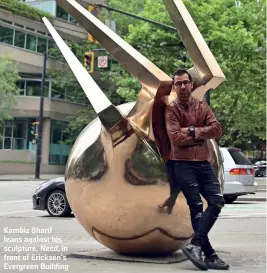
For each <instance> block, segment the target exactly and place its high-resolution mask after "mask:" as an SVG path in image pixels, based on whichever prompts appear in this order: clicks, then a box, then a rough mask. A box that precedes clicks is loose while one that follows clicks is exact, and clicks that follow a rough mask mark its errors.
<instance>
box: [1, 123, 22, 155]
mask: <svg viewBox="0 0 267 273" xmlns="http://www.w3.org/2000/svg"><path fill="white" fill-rule="evenodd" d="M26 140H27V118H14V120H6V121H5V124H4V129H3V138H2V141H1V143H0V145H1V147H0V149H8V150H25V149H27V147H26V142H27V141H26Z"/></svg>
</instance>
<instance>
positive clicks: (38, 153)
mask: <svg viewBox="0 0 267 273" xmlns="http://www.w3.org/2000/svg"><path fill="white" fill-rule="evenodd" d="M46 60H47V55H46V52H45V53H44V60H43V72H42V84H41V96H40V113H39V126H38V135H37V139H36V160H35V178H40V166H41V158H42V134H43V115H44V88H45V74H46Z"/></svg>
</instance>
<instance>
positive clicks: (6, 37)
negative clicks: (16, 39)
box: [0, 26, 14, 45]
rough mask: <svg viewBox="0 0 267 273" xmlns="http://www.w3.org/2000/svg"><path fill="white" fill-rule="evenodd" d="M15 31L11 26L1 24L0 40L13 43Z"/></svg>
mask: <svg viewBox="0 0 267 273" xmlns="http://www.w3.org/2000/svg"><path fill="white" fill-rule="evenodd" d="M13 32H14V30H13V29H11V28H7V27H3V26H0V42H2V43H6V44H10V45H13Z"/></svg>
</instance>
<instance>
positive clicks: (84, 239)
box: [0, 178, 266, 273]
mask: <svg viewBox="0 0 267 273" xmlns="http://www.w3.org/2000/svg"><path fill="white" fill-rule="evenodd" d="M256 181H257V182H258V184H259V185H261V188H262V189H263V188H264V185H265V184H266V179H265V178H256ZM40 183H41V182H40V181H0V191H1V197H0V204H1V206H0V218H1V238H2V239H1V261H2V266H1V271H0V272H19V271H20V272H37V269H36V268H37V267H34V266H36V265H37V264H39V269H42V270H44V271H45V272H55V270H56V271H58V272H73V273H74V272H75V273H76V272H81V273H82V272H116V273H117V272H137V271H138V272H155V270H157V271H160V272H188V271H196V270H197V269H196V268H195V267H194V266H193V265H192V264H191V263H190V262H189V261H188V260H186V259H185V257H184V256H183V254H182V253H181V251H178V252H177V256H174V257H167V258H151V259H149V258H143V259H142V258H138V257H124V256H120V255H118V254H115V253H112V252H111V251H108V250H107V249H106V248H105V247H104V246H102V245H100V244H99V243H98V242H97V241H95V240H94V239H93V238H91V237H90V235H88V234H87V233H86V232H85V230H84V229H83V228H82V226H81V225H80V224H79V223H78V222H77V220H76V219H75V217H69V218H52V217H50V216H48V213H47V212H46V211H34V210H32V201H31V196H32V194H33V191H34V189H35V188H36V187H37V186H38V185H39V184H40ZM264 193H265V192H259V193H256V195H254V196H255V197H257V195H258V194H261V196H263V195H264ZM242 200H243V199H242ZM18 229H20V230H18ZM33 229H34V230H33ZM34 233H35V234H34ZM14 238H17V239H16V240H19V238H22V239H20V240H22V241H20V242H14V241H13V242H12V240H15V239H14ZM210 240H211V242H212V244H213V245H214V248H215V249H216V250H217V252H218V253H219V255H220V256H221V257H222V258H223V259H225V260H226V261H227V262H229V263H230V266H231V268H230V270H231V271H232V272H240V273H241V272H251V271H253V272H256V273H259V272H266V262H265V261H266V201H256V200H253V199H252V198H251V200H250V199H248V200H247V201H239V200H237V201H236V202H234V203H233V204H229V205H226V206H225V207H224V209H223V210H222V213H221V215H220V217H219V219H218V221H217V222H216V224H215V226H214V228H213V229H212V231H211V233H210ZM35 252H36V253H35ZM27 255H28V256H27ZM45 256H46V257H51V256H53V257H54V259H56V258H57V260H53V261H43V260H42V259H43V258H42V257H45ZM30 257H32V258H30ZM38 257H39V258H38ZM23 258H25V260H22V259H23ZM33 258H34V259H35V260H33ZM15 259H16V260H15ZM38 259H39V260H38ZM51 259H52V258H51ZM19 265H20V266H21V265H24V267H26V265H28V266H29V267H31V268H28V269H26V268H22V267H19ZM14 268H16V269H14ZM209 271H210V270H209Z"/></svg>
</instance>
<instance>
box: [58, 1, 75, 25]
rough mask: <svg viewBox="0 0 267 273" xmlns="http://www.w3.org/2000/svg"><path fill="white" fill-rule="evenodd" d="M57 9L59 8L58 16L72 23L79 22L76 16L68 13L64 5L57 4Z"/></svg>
mask: <svg viewBox="0 0 267 273" xmlns="http://www.w3.org/2000/svg"><path fill="white" fill-rule="evenodd" d="M56 9H57V12H56V17H57V18H60V19H62V20H65V21H68V22H70V23H72V24H78V22H77V20H76V19H75V18H74V17H72V16H71V15H70V14H68V13H67V12H66V11H65V10H64V9H63V8H62V7H60V6H58V5H57V7H56Z"/></svg>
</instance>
